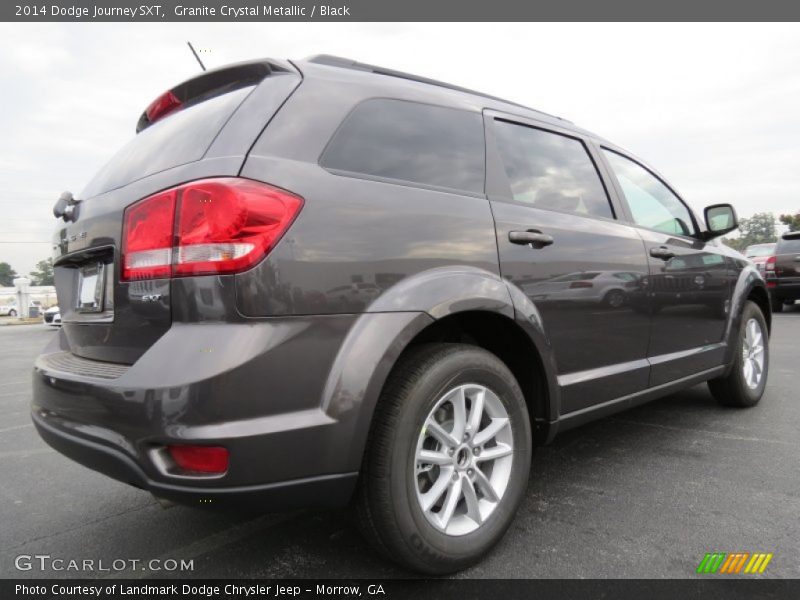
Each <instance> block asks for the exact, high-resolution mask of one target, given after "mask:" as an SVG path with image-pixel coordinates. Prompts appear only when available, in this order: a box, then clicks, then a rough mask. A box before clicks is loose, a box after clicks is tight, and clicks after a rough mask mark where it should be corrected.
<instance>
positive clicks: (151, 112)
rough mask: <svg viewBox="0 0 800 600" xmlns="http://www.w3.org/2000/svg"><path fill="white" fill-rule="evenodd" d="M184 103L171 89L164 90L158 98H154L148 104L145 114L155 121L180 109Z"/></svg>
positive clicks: (149, 119)
mask: <svg viewBox="0 0 800 600" xmlns="http://www.w3.org/2000/svg"><path fill="white" fill-rule="evenodd" d="M181 105H182V103H181V101H180V100H178V97H177V96H176V95H175V94H173V93H172V92H171V91H169V92H164V93H163V94H161V95H160V96H159V97H158V98H156V99H155V100H153V102H151V103H150V106H148V107H147V108H146V109H145V111H144V114H145V115H147V120H148V121H150V122H151V123H155V122H156V121H158V120H159V119H162V118H164V117H166V116H167V115H168V114H169V113H171V112H174V111H176V110H178V109H179V108H180V107H181Z"/></svg>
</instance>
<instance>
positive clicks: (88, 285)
mask: <svg viewBox="0 0 800 600" xmlns="http://www.w3.org/2000/svg"><path fill="white" fill-rule="evenodd" d="M105 271H106V269H105V265H104V264H103V263H93V264H91V265H86V266H83V267H81V268H80V270H79V271H78V306H77V307H76V308H77V310H78V311H79V312H102V310H103V296H104V291H105V289H106V280H105Z"/></svg>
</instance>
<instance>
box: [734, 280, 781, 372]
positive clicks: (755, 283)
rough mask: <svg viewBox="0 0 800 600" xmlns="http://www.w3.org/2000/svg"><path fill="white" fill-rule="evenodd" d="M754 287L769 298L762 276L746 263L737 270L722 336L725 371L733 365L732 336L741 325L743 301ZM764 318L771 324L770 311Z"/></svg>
mask: <svg viewBox="0 0 800 600" xmlns="http://www.w3.org/2000/svg"><path fill="white" fill-rule="evenodd" d="M755 288H760V289H761V290H763V292H764V294H765V295H766V296H767V299H769V290H768V289H767V285H766V283H765V282H764V278H763V277H762V276H761V274H760V273H759V272H758V270H757V269H756V267H755V266H753V265H751V264H747V265H745V266H744V268H743V269H742V270H741V271H740V272H739V277H738V279H737V280H736V283H735V284H734V286H733V290H732V292H731V305H730V309H729V312H728V322H727V324H726V325H725V336H724V338H723V339H725V340H726V346H727V349H726V350H725V365H727V367H728V368H727V370H726V373H727V372H728V371H729V370H730V367H731V366H732V365H733V358H734V351H735V349H736V344H734V343H733V342H734V336H735V335H736V332H738V331H739V326H740V325H741V321H742V308H743V307H744V303H745V301H747V299H748V298H749V297H750V293H751V292H752V291H753V289H755ZM764 318H765V319H766V320H767V325H768V326H771V323H772V314H771V312H768V313H767V314H765V315H764Z"/></svg>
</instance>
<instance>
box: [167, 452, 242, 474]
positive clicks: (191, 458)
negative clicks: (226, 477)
mask: <svg viewBox="0 0 800 600" xmlns="http://www.w3.org/2000/svg"><path fill="white" fill-rule="evenodd" d="M167 449H168V450H169V455H170V456H171V457H172V460H174V461H175V464H176V465H177V466H178V467H180V468H181V469H183V470H184V471H191V472H194V473H215V474H220V473H225V472H226V471H227V470H228V458H229V457H230V452H228V449H227V448H223V447H222V446H168V447H167Z"/></svg>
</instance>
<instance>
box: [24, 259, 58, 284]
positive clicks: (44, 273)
mask: <svg viewBox="0 0 800 600" xmlns="http://www.w3.org/2000/svg"><path fill="white" fill-rule="evenodd" d="M30 278H31V282H32V283H33V285H53V259H52V258H48V259H45V260H40V261H39V262H38V263H36V269H35V270H34V271H31V272H30Z"/></svg>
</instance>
